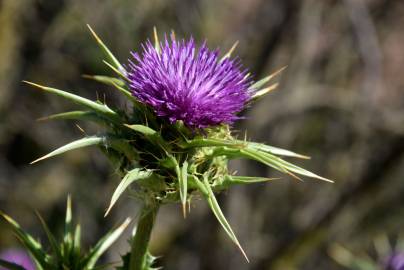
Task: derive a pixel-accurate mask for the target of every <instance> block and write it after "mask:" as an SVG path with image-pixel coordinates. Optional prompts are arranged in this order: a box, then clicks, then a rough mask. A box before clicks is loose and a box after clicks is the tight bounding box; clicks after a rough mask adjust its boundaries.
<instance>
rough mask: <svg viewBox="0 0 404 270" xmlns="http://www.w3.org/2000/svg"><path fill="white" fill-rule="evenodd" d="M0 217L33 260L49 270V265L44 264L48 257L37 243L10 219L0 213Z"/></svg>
mask: <svg viewBox="0 0 404 270" xmlns="http://www.w3.org/2000/svg"><path fill="white" fill-rule="evenodd" d="M0 216H1V217H2V218H3V219H4V220H5V221H7V222H8V224H9V225H10V226H11V228H12V229H13V231H14V233H15V234H16V235H17V237H18V238H19V239H20V241H21V242H22V243H23V244H24V246H25V247H26V248H27V249H28V250H29V252H30V253H31V254H32V256H33V257H34V259H35V260H36V261H37V262H38V263H39V265H40V266H41V267H43V268H44V269H50V268H49V267H50V266H49V264H48V263H47V262H46V258H47V257H48V255H47V254H46V253H45V252H43V251H42V246H41V244H40V243H39V242H37V241H36V240H35V239H34V238H33V237H32V236H31V235H30V234H28V233H26V232H24V231H23V230H22V229H21V227H20V225H19V224H18V223H17V222H16V221H15V220H14V219H12V218H11V217H9V216H8V215H6V214H4V213H3V212H1V211H0Z"/></svg>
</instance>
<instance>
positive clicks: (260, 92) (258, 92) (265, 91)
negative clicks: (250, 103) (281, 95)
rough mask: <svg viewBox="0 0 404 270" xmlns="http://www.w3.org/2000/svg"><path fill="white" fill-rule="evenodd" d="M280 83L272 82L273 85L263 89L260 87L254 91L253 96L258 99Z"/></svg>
mask: <svg viewBox="0 0 404 270" xmlns="http://www.w3.org/2000/svg"><path fill="white" fill-rule="evenodd" d="M278 85H279V84H278V83H274V84H272V85H270V86H268V87H265V88H263V89H260V90H258V91H256V92H255V93H254V95H253V96H252V98H253V100H255V99H258V98H260V97H262V96H265V95H266V94H268V93H269V92H271V91H273V90H275V89H276V88H277V87H278Z"/></svg>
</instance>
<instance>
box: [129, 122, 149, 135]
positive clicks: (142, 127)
mask: <svg viewBox="0 0 404 270" xmlns="http://www.w3.org/2000/svg"><path fill="white" fill-rule="evenodd" d="M124 126H126V127H128V128H130V129H132V130H134V131H137V132H139V133H142V134H143V135H146V136H153V135H155V134H156V133H157V131H155V130H154V129H152V128H149V127H148V126H145V125H127V124H125V125H124Z"/></svg>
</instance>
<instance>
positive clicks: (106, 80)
mask: <svg viewBox="0 0 404 270" xmlns="http://www.w3.org/2000/svg"><path fill="white" fill-rule="evenodd" d="M83 77H84V78H87V79H92V80H94V81H97V82H100V83H103V84H107V85H111V86H113V87H114V88H115V89H116V90H118V91H119V92H120V93H121V94H123V95H124V96H125V97H126V98H127V99H129V100H130V101H131V102H132V103H135V104H137V105H138V104H139V101H137V100H136V98H135V97H134V96H133V95H132V94H131V93H130V92H129V91H128V90H127V89H125V86H126V84H125V82H123V81H122V80H121V79H118V78H114V77H108V76H102V75H83Z"/></svg>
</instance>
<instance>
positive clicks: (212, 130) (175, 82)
mask: <svg viewBox="0 0 404 270" xmlns="http://www.w3.org/2000/svg"><path fill="white" fill-rule="evenodd" d="M89 29H90V31H91V33H92V35H93V36H94V37H95V40H96V41H97V43H98V45H99V46H100V48H101V50H102V51H103V52H104V54H105V57H106V60H104V63H105V64H106V66H107V67H108V68H109V70H110V72H111V73H113V74H114V75H113V76H110V75H86V76H85V77H86V78H89V79H93V80H95V81H97V82H100V83H103V84H107V85H109V86H111V87H112V88H114V89H116V90H117V91H118V92H119V93H121V94H122V95H123V96H124V97H125V98H126V99H127V101H128V103H130V104H131V106H130V107H131V109H130V110H127V111H124V110H122V109H113V108H110V107H109V106H108V105H107V104H105V101H104V102H103V101H100V100H97V101H92V100H89V99H86V98H83V97H80V96H78V95H75V94H73V93H72V92H68V91H63V90H59V89H56V88H52V87H47V86H42V85H39V84H36V83H33V82H28V81H26V83H27V84H29V85H31V86H34V87H36V88H37V89H40V90H43V91H44V92H47V93H50V94H54V95H56V96H59V97H62V98H65V99H67V100H68V101H71V102H74V103H76V104H77V105H79V107H81V108H82V110H77V111H70V112H63V113H59V114H55V115H51V116H49V117H46V118H44V119H48V120H51V119H52V120H55V119H57V120H66V119H72V120H83V121H91V122H96V123H97V124H99V125H100V126H102V127H103V130H104V132H103V133H102V134H97V135H93V136H85V137H84V138H80V139H78V140H76V141H73V142H71V143H68V144H66V145H64V146H62V147H60V148H58V149H56V150H54V151H53V152H51V153H49V154H47V155H45V156H43V157H41V158H39V159H37V160H35V161H33V162H32V163H36V162H38V161H41V160H44V159H47V158H50V157H53V156H56V155H60V154H62V153H65V152H67V151H71V150H73V149H78V148H83V147H88V146H97V147H98V148H99V149H100V150H101V151H102V153H103V154H105V156H106V157H107V158H108V159H109V160H110V161H111V162H112V164H113V166H114V168H115V169H116V171H117V172H118V174H119V175H120V177H121V179H122V180H121V182H120V184H119V185H118V186H117V188H116V189H115V191H114V192H113V193H112V192H111V193H112V198H111V201H110V203H109V206H108V207H107V210H106V213H105V215H107V214H108V213H109V212H110V211H111V209H112V208H113V206H114V205H115V203H116V202H117V200H118V199H119V198H120V197H121V195H122V194H123V193H124V192H130V193H131V194H132V195H133V196H135V197H137V198H139V200H140V201H141V202H142V205H143V207H142V210H141V212H140V214H139V215H138V220H137V226H136V230H135V233H134V234H133V236H132V238H131V239H130V241H129V242H130V251H129V252H128V254H126V255H125V256H123V262H122V264H121V266H119V267H118V269H121V270H125V269H130V270H148V269H155V268H153V264H154V257H153V256H151V255H150V253H149V251H148V243H149V239H150V234H151V232H152V228H153V224H154V222H155V219H156V215H157V212H158V210H159V207H160V206H161V205H163V204H168V203H180V204H181V205H182V212H183V215H184V217H185V216H186V215H187V214H188V212H189V211H190V207H189V205H190V203H191V200H192V199H193V198H195V197H201V198H203V199H205V200H206V202H207V204H208V205H209V207H210V209H211V210H212V212H213V214H214V215H215V217H216V218H217V220H218V221H219V223H220V225H221V226H222V227H223V229H224V231H225V233H226V234H227V235H228V236H229V238H230V239H231V241H233V242H234V243H235V244H236V246H237V247H238V248H239V249H240V250H241V252H242V254H243V255H244V256H245V258H246V259H247V255H246V253H245V252H244V250H243V249H242V248H241V245H240V243H239V241H238V240H237V237H236V235H235V233H234V232H233V230H232V228H231V227H230V225H229V223H228V221H227V220H226V218H225V216H224V215H223V212H222V210H221V209H220V206H219V204H218V202H217V200H216V194H218V193H220V192H221V191H224V190H227V189H228V188H229V187H231V186H233V185H245V184H252V183H257V182H265V181H269V180H272V179H270V178H265V177H254V176H240V175H236V174H235V172H233V171H231V170H229V168H228V162H229V161H230V160H232V159H239V158H245V159H250V160H254V161H257V162H260V163H263V164H265V165H267V166H269V167H272V168H273V169H275V170H278V171H280V172H282V173H285V174H287V175H289V176H292V177H294V178H298V179H299V175H300V176H306V177H311V178H316V179H320V180H325V181H330V180H328V179H326V178H323V177H321V176H318V175H316V174H314V173H311V172H309V171H307V170H305V169H303V168H300V167H298V166H296V165H294V164H292V163H290V162H288V161H286V160H284V159H283V157H292V158H307V157H306V156H303V155H300V154H297V153H294V152H292V151H288V150H285V149H281V148H278V147H274V146H270V145H266V144H261V143H256V142H250V141H248V140H247V139H237V138H236V136H235V135H234V133H233V132H232V130H231V126H232V124H233V123H234V122H235V121H236V120H238V119H240V118H241V117H240V116H239V115H238V114H239V113H240V112H241V111H242V110H243V109H245V108H246V107H247V106H250V105H252V104H253V103H254V102H255V101H257V100H258V99H259V98H261V97H262V96H264V95H266V94H267V93H269V92H270V91H271V90H273V89H275V88H276V86H277V84H271V85H269V82H270V81H271V79H272V78H273V77H274V76H275V75H277V74H278V73H279V71H278V72H275V73H274V74H271V75H269V76H267V77H265V78H263V79H261V80H258V81H254V80H253V78H252V76H251V75H250V74H249V73H248V72H247V71H246V70H245V69H244V68H243V67H242V66H241V64H240V61H239V60H238V59H232V58H231V54H232V51H233V50H234V47H235V46H233V48H231V49H230V51H229V52H227V53H226V54H224V55H223V56H220V55H219V51H218V50H215V51H212V50H209V49H208V47H207V45H206V43H203V44H202V45H200V46H198V45H196V44H195V41H194V40H193V39H192V38H191V39H188V40H177V39H176V38H175V35H174V33H172V34H171V35H169V36H165V37H164V39H163V40H162V41H161V42H160V41H159V39H158V35H157V31H156V30H155V31H154V43H152V42H151V41H147V42H146V43H144V44H143V45H142V50H141V52H133V53H131V57H130V59H129V60H128V62H127V63H126V64H121V63H120V62H119V61H118V60H117V58H116V57H115V56H114V55H113V54H112V53H111V51H110V50H109V49H108V48H107V46H106V45H105V44H104V43H103V42H102V41H101V39H100V38H99V37H98V36H97V35H96V34H95V32H94V31H93V30H92V29H91V28H90V27H89ZM34 258H35V259H36V257H35V256H34ZM247 260H248V259H247Z"/></svg>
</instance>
